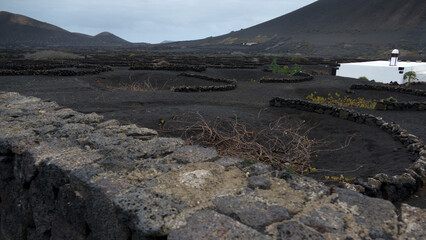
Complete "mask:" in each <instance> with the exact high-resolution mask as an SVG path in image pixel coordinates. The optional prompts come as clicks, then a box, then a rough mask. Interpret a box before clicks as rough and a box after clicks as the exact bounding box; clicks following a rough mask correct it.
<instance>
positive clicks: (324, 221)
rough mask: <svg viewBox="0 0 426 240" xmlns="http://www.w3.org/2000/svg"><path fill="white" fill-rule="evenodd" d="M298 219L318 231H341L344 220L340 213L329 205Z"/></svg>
mask: <svg viewBox="0 0 426 240" xmlns="http://www.w3.org/2000/svg"><path fill="white" fill-rule="evenodd" d="M300 221H301V222H302V223H304V224H306V225H308V226H310V227H312V228H313V229H315V230H317V231H318V232H321V233H325V232H332V233H342V232H341V231H343V229H344V226H345V221H344V220H343V219H342V213H340V212H337V211H334V210H333V209H331V208H330V207H322V208H320V209H318V210H314V211H312V212H310V213H309V214H308V215H305V216H302V217H301V218H300Z"/></svg>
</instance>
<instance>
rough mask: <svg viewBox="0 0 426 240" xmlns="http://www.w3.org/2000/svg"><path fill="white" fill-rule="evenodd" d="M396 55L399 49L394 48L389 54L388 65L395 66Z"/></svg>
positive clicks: (396, 62) (396, 61)
mask: <svg viewBox="0 0 426 240" xmlns="http://www.w3.org/2000/svg"><path fill="white" fill-rule="evenodd" d="M398 56H399V50H398V49H394V50H393V51H392V54H391V59H390V63H389V66H396V65H397V64H398Z"/></svg>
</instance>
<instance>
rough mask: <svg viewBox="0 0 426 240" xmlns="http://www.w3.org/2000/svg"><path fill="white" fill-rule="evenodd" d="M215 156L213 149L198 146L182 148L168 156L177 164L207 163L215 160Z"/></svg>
mask: <svg viewBox="0 0 426 240" xmlns="http://www.w3.org/2000/svg"><path fill="white" fill-rule="evenodd" d="M217 156H218V155H217V152H216V150H215V149H213V148H203V147H198V146H184V147H181V148H178V149H177V150H176V151H175V152H174V153H172V154H171V155H170V157H172V158H173V159H174V160H176V161H177V162H178V163H197V162H207V161H211V160H213V159H215V158H217Z"/></svg>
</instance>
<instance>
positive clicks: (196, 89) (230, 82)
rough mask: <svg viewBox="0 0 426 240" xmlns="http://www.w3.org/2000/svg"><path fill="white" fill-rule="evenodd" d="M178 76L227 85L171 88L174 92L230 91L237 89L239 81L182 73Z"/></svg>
mask: <svg viewBox="0 0 426 240" xmlns="http://www.w3.org/2000/svg"><path fill="white" fill-rule="evenodd" d="M178 76H183V77H192V78H198V79H203V80H207V81H212V82H221V83H226V84H224V85H218V86H214V85H211V86H185V85H183V86H174V87H172V88H171V91H173V92H210V91H229V90H234V89H235V88H236V87H237V81H236V80H233V79H225V78H212V77H209V76H205V75H198V74H193V73H182V74H179V75H178Z"/></svg>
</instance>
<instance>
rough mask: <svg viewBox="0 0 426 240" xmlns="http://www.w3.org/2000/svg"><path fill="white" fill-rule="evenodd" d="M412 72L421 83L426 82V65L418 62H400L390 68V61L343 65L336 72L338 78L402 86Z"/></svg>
mask: <svg viewBox="0 0 426 240" xmlns="http://www.w3.org/2000/svg"><path fill="white" fill-rule="evenodd" d="M410 71H414V72H416V74H417V78H418V79H419V81H425V82H426V63H416V62H398V64H397V66H389V61H374V62H361V63H342V64H340V67H339V69H338V70H337V72H336V76H341V77H350V78H360V77H366V78H368V79H369V80H374V81H376V82H382V83H390V82H398V83H399V84H402V83H404V82H406V80H404V74H405V73H406V72H410ZM423 74H425V75H423Z"/></svg>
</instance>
